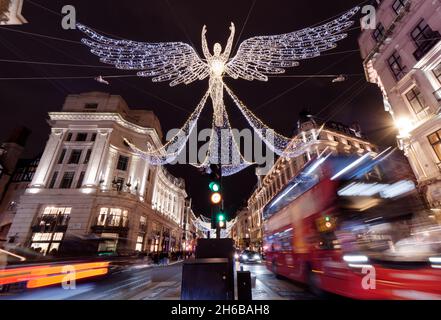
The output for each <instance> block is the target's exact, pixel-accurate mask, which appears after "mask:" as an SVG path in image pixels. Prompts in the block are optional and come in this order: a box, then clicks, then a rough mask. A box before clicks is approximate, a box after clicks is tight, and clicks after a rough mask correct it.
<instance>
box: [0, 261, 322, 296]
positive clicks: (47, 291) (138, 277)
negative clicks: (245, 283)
mask: <svg viewBox="0 0 441 320" xmlns="http://www.w3.org/2000/svg"><path fill="white" fill-rule="evenodd" d="M241 267H243V270H244V271H250V272H251V276H252V283H253V288H252V295H253V300H310V299H315V297H314V296H313V295H312V294H310V293H309V292H308V291H307V290H306V289H305V288H304V287H303V286H302V285H299V284H296V283H293V282H291V281H289V280H287V279H277V278H276V277H275V276H274V274H272V272H270V271H269V270H267V269H266V267H265V265H264V264H253V265H247V264H239V263H237V264H236V270H240V268H241ZM181 280H182V262H176V263H173V264H170V265H166V266H153V265H149V264H142V263H140V264H137V265H133V266H130V267H129V268H127V269H124V270H122V271H121V272H118V273H115V274H110V275H108V276H106V277H104V278H102V279H98V280H94V281H93V282H86V283H77V284H76V286H75V288H73V289H63V288H61V287H50V288H41V289H34V290H28V291H25V292H22V293H20V294H10V295H4V296H0V300H179V299H180V295H181Z"/></svg>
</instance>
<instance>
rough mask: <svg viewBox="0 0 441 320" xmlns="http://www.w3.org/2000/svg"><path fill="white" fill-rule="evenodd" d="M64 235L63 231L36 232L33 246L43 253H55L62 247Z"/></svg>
mask: <svg viewBox="0 0 441 320" xmlns="http://www.w3.org/2000/svg"><path fill="white" fill-rule="evenodd" d="M63 236H64V233H62V232H55V233H53V232H44V233H42V232H36V233H34V234H33V235H32V243H31V248H32V249H33V250H35V251H36V252H38V253H40V254H43V255H46V254H51V255H55V254H57V252H58V249H59V248H60V243H61V240H63Z"/></svg>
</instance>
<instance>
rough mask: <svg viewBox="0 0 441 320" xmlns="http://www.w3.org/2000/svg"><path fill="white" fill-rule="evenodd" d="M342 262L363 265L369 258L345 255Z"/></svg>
mask: <svg viewBox="0 0 441 320" xmlns="http://www.w3.org/2000/svg"><path fill="white" fill-rule="evenodd" d="M343 260H344V261H346V262H348V263H365V262H368V261H369V258H368V257H366V256H363V255H345V256H343Z"/></svg>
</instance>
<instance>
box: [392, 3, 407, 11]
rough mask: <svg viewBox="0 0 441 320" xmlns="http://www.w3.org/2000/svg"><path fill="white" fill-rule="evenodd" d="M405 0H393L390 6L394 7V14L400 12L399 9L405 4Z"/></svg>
mask: <svg viewBox="0 0 441 320" xmlns="http://www.w3.org/2000/svg"><path fill="white" fill-rule="evenodd" d="M406 2H407V0H395V1H394V3H393V4H392V8H393V9H394V11H395V13H396V14H399V13H400V10H401V9H402V8H403V7H404V6H405V5H406Z"/></svg>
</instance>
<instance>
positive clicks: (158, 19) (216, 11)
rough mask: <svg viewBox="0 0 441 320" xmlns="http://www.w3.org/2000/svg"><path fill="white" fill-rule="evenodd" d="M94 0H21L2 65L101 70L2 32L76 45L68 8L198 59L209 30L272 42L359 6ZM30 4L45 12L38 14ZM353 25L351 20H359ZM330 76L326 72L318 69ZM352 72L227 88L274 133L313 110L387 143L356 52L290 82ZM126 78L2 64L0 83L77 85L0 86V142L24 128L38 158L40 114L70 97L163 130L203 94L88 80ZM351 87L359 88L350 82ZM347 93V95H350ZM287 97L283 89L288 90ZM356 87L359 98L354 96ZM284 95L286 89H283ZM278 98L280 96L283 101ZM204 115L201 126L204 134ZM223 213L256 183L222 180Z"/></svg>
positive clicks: (329, 59)
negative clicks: (122, 110)
mask: <svg viewBox="0 0 441 320" xmlns="http://www.w3.org/2000/svg"><path fill="white" fill-rule="evenodd" d="M253 2H254V1H253V0H240V1H238V0H234V1H233V0H222V1H207V0H185V1H182V0H148V1H146V0H126V1H114V0H93V1H90V0H88V1H86V0H84V1H83V0H81V1H73V0H72V1H65V0H63V1H58V0H57V1H55V0H46V1H44V0H33V1H25V4H24V8H23V15H24V16H25V17H26V19H27V20H28V21H29V24H27V25H23V26H13V27H1V28H0V59H14V60H27V61H44V62H57V63H68V64H87V65H94V66H98V65H100V63H99V61H98V59H97V58H96V57H95V56H93V55H92V54H90V53H89V51H88V49H87V48H86V47H84V46H82V45H80V44H77V43H68V42H61V41H57V40H53V39H48V38H40V37H36V36H31V35H28V34H21V33H16V32H12V31H9V30H7V29H13V30H21V31H26V32H32V33H39V34H44V35H48V36H53V37H59V38H63V39H68V40H74V41H78V40H80V39H81V37H82V34H81V33H80V32H79V31H78V30H63V29H62V28H61V17H60V16H58V15H57V14H56V13H60V14H61V8H62V7H63V6H64V5H66V4H71V5H74V6H75V8H76V10H77V19H78V21H79V22H82V23H83V24H86V25H88V26H90V27H92V28H95V29H98V30H101V31H104V32H106V33H108V34H111V35H114V36H117V37H121V38H127V39H131V40H138V41H148V42H163V41H183V42H189V43H192V44H193V45H194V46H195V48H196V49H197V51H198V52H199V53H200V54H201V52H200V44H201V41H200V33H201V29H202V26H203V25H204V24H206V25H207V28H208V34H207V37H208V41H209V42H210V47H212V44H213V43H214V42H220V43H222V44H224V43H225V42H226V39H227V37H228V35H229V30H228V27H229V24H230V21H233V22H235V24H236V30H237V31H236V32H237V33H236V41H237V37H238V36H239V34H240V33H241V30H242V28H243V26H244V22H245V20H246V17H247V16H249V19H248V22H247V24H246V26H245V28H244V29H243V32H242V35H241V37H240V39H241V40H244V39H247V38H249V37H252V36H256V35H268V34H280V33H286V32H291V31H295V30H298V29H302V28H304V27H307V26H310V25H313V24H316V23H318V22H321V21H323V20H326V19H328V18H330V17H332V16H335V15H337V14H339V13H342V12H343V11H345V10H348V9H350V8H351V7H353V6H354V5H356V4H359V3H360V2H363V1H362V0H357V1H355V0H333V1H327V0H296V1H293V0H268V1H267V0H256V1H255V6H254V8H253V10H252V11H251V12H250V8H251V7H252V5H253ZM38 5H41V6H44V7H45V8H49V9H50V10H52V11H54V12H50V11H49V10H45V9H43V8H41V7H39V6H38ZM357 20H358V18H357ZM358 33H359V31H358V30H351V31H350V32H349V37H348V39H346V40H344V41H342V42H340V43H339V46H338V48H337V49H335V50H334V51H333V52H334V53H335V52H337V53H338V52H344V51H349V50H356V49H358V45H357V38H358ZM325 68H328V69H325ZM316 73H320V74H342V73H343V74H351V75H354V76H352V77H350V78H349V80H348V81H346V82H344V83H337V84H332V83H331V81H330V79H328V78H314V79H309V80H308V81H305V79H304V78H272V79H270V81H269V82H268V83H262V82H258V81H254V82H247V81H244V80H231V79H227V82H228V84H229V86H230V87H232V88H233V89H234V91H235V93H236V94H237V95H238V96H239V97H240V98H241V99H242V100H243V101H245V102H246V104H247V106H248V107H249V108H250V109H252V110H254V112H255V113H256V114H257V115H258V116H259V117H260V118H261V119H263V120H264V121H265V122H266V123H267V124H269V125H270V126H271V127H273V128H274V129H276V130H277V131H279V132H280V133H282V134H285V135H291V134H292V133H293V131H294V130H295V127H296V122H297V116H298V113H299V112H300V111H301V110H302V109H305V108H308V109H310V110H311V111H312V112H316V113H317V112H319V111H320V110H322V109H323V108H324V107H325V106H328V108H327V109H326V110H325V111H324V112H323V113H322V114H320V116H321V117H322V118H324V119H328V120H331V119H332V120H335V121H341V122H344V123H347V124H351V123H352V122H354V121H358V122H360V124H361V126H362V129H363V130H364V132H365V133H366V134H367V135H368V137H370V139H371V140H372V141H373V142H375V143H377V144H379V145H380V146H386V145H390V144H393V143H394V138H393V137H394V132H393V129H392V128H391V122H390V118H389V116H388V114H387V113H386V112H384V109H383V105H382V99H381V94H380V92H379V90H378V89H377V87H376V86H375V85H372V84H367V83H366V81H365V79H364V76H363V68H362V62H361V58H360V55H359V53H358V52H355V53H354V52H353V53H341V54H333V55H326V56H323V57H319V58H315V59H313V60H306V61H303V62H301V65H300V67H298V68H294V69H291V70H289V71H288V73H287V74H288V75H302V74H303V75H305V74H316ZM99 74H102V75H104V76H105V75H112V74H113V75H120V74H129V73H127V72H123V71H120V70H113V69H111V68H95V67H93V68H86V67H81V68H80V67H62V66H49V65H35V64H22V63H11V62H0V78H6V77H75V76H90V79H80V80H78V79H76V80H72V79H70V80H20V81H19V80H14V81H12V80H7V81H2V80H0V110H1V111H0V115H1V116H0V119H1V122H0V141H2V140H3V139H5V138H6V137H7V135H8V134H9V132H10V131H11V130H12V129H13V128H14V127H16V126H19V125H25V126H27V127H29V128H30V129H31V130H32V132H33V133H32V136H31V137H30V139H29V142H28V145H27V150H26V156H28V157H31V156H34V155H36V154H38V153H40V152H42V150H43V148H44V145H45V142H46V140H47V137H48V133H49V126H48V125H47V123H46V120H47V112H49V111H58V110H60V108H61V106H62V104H63V101H64V99H65V97H66V95H68V94H74V93H81V92H87V91H105V92H109V93H112V94H118V95H121V96H122V97H123V98H124V99H125V100H126V101H127V103H128V104H129V106H130V107H131V108H142V109H150V110H154V112H155V113H156V115H157V116H158V117H159V119H160V121H161V124H162V127H163V131H164V132H167V130H169V129H171V128H177V127H180V126H181V125H182V124H183V122H184V121H185V120H186V119H187V117H188V116H189V114H190V113H191V112H192V111H193V109H194V107H195V105H196V104H197V103H198V102H199V100H200V98H201V96H202V95H203V94H204V92H205V90H206V88H207V81H202V82H199V83H195V84H191V85H189V86H185V85H183V86H179V87H175V88H170V87H169V86H168V84H166V83H161V84H154V83H152V82H151V81H150V80H149V79H145V78H135V77H133V78H120V79H111V80H110V81H111V85H110V86H106V85H102V84H99V83H97V82H95V81H94V80H93V78H94V77H95V76H96V75H99ZM357 81H358V82H357ZM351 87H352V89H351ZM289 89H290V90H289ZM358 89H359V90H358ZM288 90H289V91H288ZM282 93H285V94H284V95H281V94H282ZM226 101H227V109H228V111H229V112H230V117H231V120H232V124H233V126H235V127H238V128H240V129H242V128H244V127H245V126H246V123H245V121H244V120H243V119H242V118H241V117H240V116H239V115H238V113H237V112H236V111H235V110H234V108H233V106H232V104H231V102H230V101H229V99H227V100H226ZM209 117H210V114H206V115H205V118H204V119H202V121H201V124H200V125H199V127H202V126H208V124H209V121H208V120H207V119H209ZM169 169H170V171H171V172H172V173H173V174H175V175H177V176H181V177H183V178H185V179H186V181H187V191H188V192H189V194H190V196H191V197H192V198H193V203H194V208H195V211H196V212H197V213H206V212H207V207H208V189H207V181H208V178H207V177H205V176H201V175H200V174H199V172H198V171H197V170H196V169H194V168H192V167H189V166H183V165H180V166H174V167H170V168H169ZM224 181H225V186H224V190H225V195H224V197H225V201H226V202H225V205H226V208H227V210H228V213H229V214H230V215H233V214H234V212H235V209H236V208H237V207H238V206H240V205H241V204H243V203H245V201H246V199H247V198H248V196H249V195H250V194H251V193H252V190H253V188H254V186H255V184H256V178H255V176H254V168H253V167H251V168H248V169H247V170H245V171H243V172H241V173H240V174H238V175H236V176H233V177H230V178H226V179H225V180H224Z"/></svg>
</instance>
